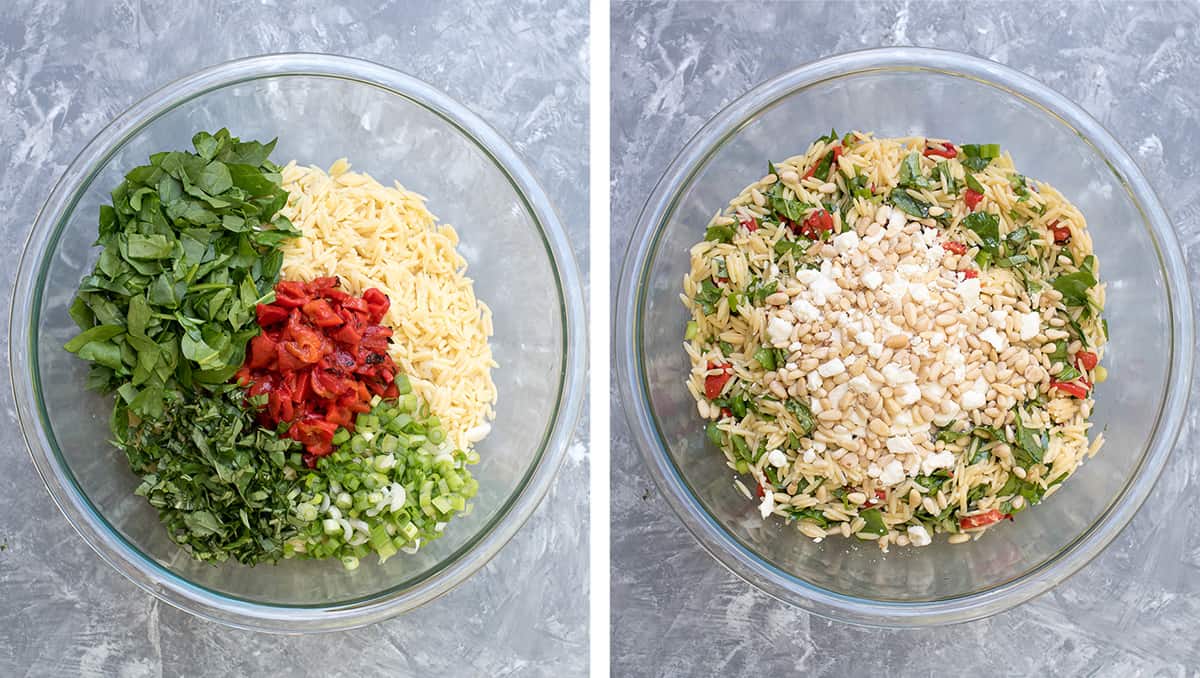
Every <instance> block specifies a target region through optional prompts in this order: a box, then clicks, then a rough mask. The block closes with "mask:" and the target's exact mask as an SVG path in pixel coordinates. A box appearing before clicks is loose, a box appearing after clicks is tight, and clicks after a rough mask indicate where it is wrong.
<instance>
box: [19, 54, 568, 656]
mask: <svg viewBox="0 0 1200 678" xmlns="http://www.w3.org/2000/svg"><path fill="white" fill-rule="evenodd" d="M280 76H313V77H328V78H335V79H342V80H347V81H354V82H360V83H362V84H365V85H370V86H373V87H377V88H379V89H382V90H384V91H387V92H389V93H391V94H395V95H398V96H401V97H403V98H405V99H407V100H409V101H411V102H413V103H416V104H418V105H420V106H422V107H424V108H425V109H427V110H429V111H430V112H432V113H434V114H435V115H437V116H438V117H440V118H442V119H443V120H445V121H446V122H447V123H449V124H450V125H452V126H453V127H455V128H456V129H457V130H458V131H459V132H460V133H461V134H463V135H464V136H465V137H467V138H468V139H470V140H471V141H472V142H473V143H474V144H475V145H476V146H477V147H478V148H479V149H480V150H481V151H482V152H483V153H485V154H486V155H487V156H489V157H490V158H491V159H492V160H493V162H495V164H496V165H497V166H498V167H499V168H500V169H501V170H502V171H503V172H504V173H505V174H506V175H507V178H508V180H509V182H510V183H511V184H512V185H513V187H514V189H515V190H516V191H517V193H518V195H519V196H520V198H521V199H522V200H523V201H524V203H525V206H526V209H527V210H528V211H529V213H530V214H531V215H532V216H533V218H534V221H535V222H536V224H537V226H538V228H539V230H540V235H541V239H542V241H543V244H544V246H545V248H546V251H547V254H548V255H549V258H550V264H551V267H552V268H553V270H554V273H555V275H556V277H557V283H558V289H557V291H558V294H559V299H560V300H561V306H562V307H561V308H560V313H561V322H562V325H563V338H562V351H563V358H562V361H561V364H560V374H559V393H558V401H557V403H555V407H556V410H557V413H556V416H555V418H554V420H553V422H552V423H551V426H550V428H549V430H548V432H547V434H546V436H545V437H544V438H543V441H542V445H541V448H540V449H539V450H538V453H537V455H536V457H535V461H534V463H533V465H532V466H531V467H530V469H529V470H528V471H527V472H526V475H525V478H524V480H523V483H522V485H521V486H520V487H518V488H517V489H516V491H515V492H514V493H513V494H512V495H511V496H510V497H509V498H508V500H507V502H506V505H505V506H504V507H502V508H501V510H500V511H499V512H498V513H497V515H496V517H494V518H493V519H492V521H491V522H490V523H489V524H488V525H487V526H486V527H485V529H484V530H483V531H482V532H481V533H479V534H478V535H476V536H475V538H474V539H473V540H471V541H469V542H468V543H467V544H466V545H464V546H463V547H462V548H460V549H459V551H458V552H457V553H455V554H454V555H452V556H451V557H450V558H448V559H447V561H448V562H446V563H444V564H443V565H442V566H441V567H440V569H438V570H435V571H433V572H432V573H431V574H428V575H426V576H425V577H423V578H422V579H421V580H420V581H419V582H418V583H417V584H416V585H414V586H411V587H409V588H406V589H403V590H393V589H389V590H386V591H383V592H381V593H379V594H376V595H374V596H371V597H368V598H364V599H360V600H356V601H351V602H348V603H341V604H334V605H316V606H285V605H269V604H263V603H255V602H251V601H246V600H241V599H237V598H233V597H229V596H225V595H222V594H220V593H217V592H213V591H211V590H209V589H206V588H203V587H200V586H198V585H195V584H193V583H191V582H189V581H187V580H186V579H183V578H181V577H179V576H177V575H175V574H174V573H173V572H171V571H170V570H169V569H167V568H165V567H163V566H161V565H159V564H158V563H156V562H154V561H153V560H152V559H150V558H148V557H147V556H146V555H145V554H143V553H141V552H140V551H138V550H137V549H134V548H132V547H131V546H129V545H128V544H127V542H126V541H125V540H124V538H123V537H120V536H119V535H116V534H114V533H113V532H112V530H111V528H109V527H108V526H107V522H106V521H105V520H104V519H103V518H102V517H100V516H99V515H98V514H97V513H96V512H95V510H94V509H93V508H92V507H91V505H90V502H88V501H87V500H86V498H84V497H83V496H82V494H81V492H80V491H79V489H78V487H77V486H76V485H75V483H74V482H73V481H71V480H70V473H69V472H68V471H66V469H64V468H63V465H62V464H61V462H60V460H59V457H58V454H57V453H56V452H53V451H52V445H51V443H50V442H49V440H48V438H47V435H46V432H45V430H44V427H43V424H42V421H41V419H40V416H39V409H40V404H39V401H38V399H37V394H36V392H35V386H34V383H35V376H34V372H35V371H36V369H37V366H36V364H35V363H34V361H33V360H32V356H33V355H35V351H34V349H33V342H34V341H35V340H36V332H35V331H34V328H33V327H32V326H31V321H32V320H33V318H34V317H35V311H34V308H33V304H34V301H35V299H36V298H38V297H40V293H39V291H38V289H37V288H38V286H39V285H40V284H41V280H40V278H41V273H42V271H43V269H44V260H45V259H46V257H47V256H48V255H49V254H50V252H48V250H47V246H48V245H49V244H52V242H53V241H56V240H57V238H58V237H60V236H61V233H60V231H61V222H62V221H63V220H64V219H65V218H66V217H67V216H68V215H69V214H70V212H71V210H72V209H73V208H74V203H75V201H76V199H77V198H78V192H79V190H80V188H81V187H83V186H85V185H86V184H87V183H88V182H89V181H90V180H91V178H92V175H93V173H94V172H95V171H96V169H97V168H98V167H99V166H101V165H102V164H103V163H104V162H106V161H107V159H108V157H109V155H110V154H111V153H112V152H113V150H114V149H116V148H118V147H119V146H121V145H122V144H123V143H124V142H125V141H127V140H128V139H129V138H131V137H132V136H134V135H136V134H137V133H138V132H139V131H140V130H141V129H142V128H143V127H144V126H145V125H147V124H149V123H150V122H152V121H153V120H155V119H157V118H158V117H159V116H161V115H163V114H165V113H166V112H168V111H170V110H172V109H173V108H175V107H176V106H178V105H181V104H183V103H185V102H187V101H190V100H192V99H194V98H196V97H198V96H201V95H203V94H205V93H208V92H211V91H213V90H217V89H221V88H223V87H227V86H229V85H233V84H237V83H242V82H248V81H252V80H258V79H263V78H272V77H280ZM583 303H584V302H583V293H582V282H581V277H580V272H579V268H578V266H577V264H576V262H575V258H574V255H573V253H572V250H571V246H570V240H569V239H568V237H567V234H566V231H565V229H564V227H563V225H562V222H561V221H560V220H559V218H558V215H557V214H556V212H555V210H554V208H553V206H552V205H551V203H550V200H549V198H548V197H547V196H546V193H545V191H544V190H543V189H542V187H541V186H540V185H539V183H538V182H537V180H536V179H535V178H534V176H533V173H532V172H531V171H530V169H529V167H528V166H527V165H526V163H525V161H524V160H523V159H522V158H521V156H520V155H519V154H518V153H517V151H516V150H515V149H514V148H513V146H512V145H511V144H509V143H508V142H507V141H506V140H505V139H504V138H503V137H502V136H501V135H500V134H499V133H498V132H497V131H496V130H494V129H493V128H492V127H491V126H490V125H488V124H487V123H485V122H484V121H483V120H482V119H481V118H480V117H478V116H477V115H475V114H474V113H473V112H471V111H470V110H469V109H467V108H466V107H465V106H464V105H462V104H460V103H458V102H457V101H455V100H454V99H452V98H451V97H450V96H449V95H447V94H445V93H443V92H441V91H440V90H438V89H436V88H435V87H433V86H432V85H429V84H428V83H426V82H424V81H422V80H419V79H417V78H415V77H413V76H410V75H407V74H405V73H402V72H400V71H397V70H395V69H392V68H390V67H387V66H383V65H380V64H376V63H373V62H370V61H365V60H362V59H356V58H350V57H343V56H334V55H328V54H314V53H284V54H270V55H263V56H254V57H247V58H242V59H236V60H233V61H228V62H225V63H221V64H218V65H215V66H211V67H208V68H205V69H203V70H200V71H197V72H195V73H193V74H190V75H187V76H184V77H182V78H180V79H178V80H175V81H174V82H171V83H170V84H167V85H165V86H163V87H161V88H160V89H157V90H156V91H154V92H152V93H151V94H149V95H147V96H146V97H144V98H143V99H141V100H140V101H138V102H137V103H135V104H134V105H133V106H131V107H130V108H129V109H128V110H126V111H125V112H124V113H122V114H121V115H120V116H118V117H117V118H116V119H115V120H113V121H112V122H111V123H109V124H108V125H107V126H106V127H105V128H104V129H102V130H101V131H100V133H99V134H97V135H96V136H95V137H94V138H93V139H92V140H91V141H90V142H88V144H87V145H86V146H85V147H84V149H83V150H82V151H80V153H79V154H78V155H77V156H76V157H75V159H74V160H73V161H72V162H71V164H70V165H69V166H68V168H67V170H66V171H65V172H64V173H63V175H62V177H61V178H60V179H59V180H58V182H57V183H56V184H55V186H54V188H53V189H52V190H51V192H50V196H49V197H48V198H47V200H46V202H45V204H44V205H43V207H42V208H41V210H40V211H39V212H38V214H37V216H36V218H35V221H34V226H33V229H32V230H31V232H30V235H29V236H28V238H27V239H26V242H25V247H24V250H23V254H22V257H21V262H20V266H19V269H18V274H17V279H16V284H15V285H14V290H13V299H12V305H11V308H10V317H9V323H10V325H9V361H10V366H11V369H10V378H11V380H12V382H11V385H12V393H13V400H14V403H15V405H16V410H17V416H18V422H19V424H20V427H21V430H22V433H23V436H24V439H25V442H26V446H27V448H28V450H29V453H30V456H31V458H32V459H33V462H34V465H35V466H36V468H37V471H38V474H39V475H40V476H41V478H42V481H43V482H44V483H45V485H46V489H47V491H48V492H49V494H50V497H51V499H53V501H54V503H55V504H56V505H57V506H58V508H59V510H60V511H62V513H63V515H64V516H65V517H66V518H67V520H68V522H70V524H71V526H72V527H73V528H74V529H75V531H76V532H78V533H79V535H80V536H81V537H83V539H84V541H85V542H87V544H88V545H89V546H90V547H91V548H92V549H93V550H94V551H96V553H97V554H98V555H99V556H100V557H101V558H102V559H103V560H104V561H105V562H107V563H108V564H109V565H111V566H112V567H113V568H115V569H116V570H117V571H118V572H120V573H121V574H122V575H124V576H125V577H126V578H128V579H129V580H130V581H132V582H133V583H134V584H136V585H137V586H138V587H140V588H142V589H143V590H145V591H147V592H149V593H151V594H152V595H154V596H155V597H157V598H159V599H160V600H162V601H164V602H166V603H168V604H170V605H173V606H175V607H177V608H179V609H182V610H185V611H187V612H190V613H192V614H195V615H197V616H199V617H202V618H204V619H208V620H211V621H216V622H219V623H222V624H225V625H228V626H234V627H238V628H244V629H251V630H259V631H269V632H279V633H306V632H321V631H335V630H342V629H347V628H355V627H360V626H365V625H368V624H372V623H375V622H378V621H382V620H384V619H387V618H390V617H393V616H395V615H397V614H401V613H403V612H405V611H407V610H410V609H413V608H415V607H417V606H420V605H423V604H425V603H427V602H429V601H431V600H433V599H435V598H437V597H439V596H441V595H443V594H445V593H446V592H448V591H449V590H451V589H452V588H454V587H455V586H457V585H458V584H459V583H461V582H462V581H464V580H465V579H466V578H467V577H469V576H470V575H471V574H473V573H474V572H475V571H477V570H478V569H479V568H481V567H483V565H485V564H486V563H487V562H488V561H489V560H491V558H492V557H493V556H495V555H496V553H498V552H499V551H500V549H501V548H502V547H503V546H504V545H505V544H506V543H507V542H508V541H509V540H510V539H511V538H512V537H513V535H515V534H516V533H517V531H518V530H519V529H520V528H521V526H522V525H524V523H525V522H526V521H527V520H528V519H529V517H530V515H532V513H533V511H534V510H535V509H536V508H537V506H538V504H539V503H540V502H541V500H542V498H543V497H544V496H545V494H546V492H547V491H548V490H549V489H550V485H551V482H552V480H553V479H554V476H555V474H556V473H557V472H558V469H559V467H560V466H561V464H562V461H563V459H564V458H565V455H566V448H567V445H568V443H569V442H570V438H571V435H572V433H573V431H574V429H575V425H576V423H577V421H578V419H579V415H580V411H581V408H582V402H583V394H584V389H585V382H584V379H585V367H586V365H585V356H586V353H587V351H586V341H587V339H586V326H585V323H586V321H585V319H584V312H583V308H584V305H583Z"/></svg>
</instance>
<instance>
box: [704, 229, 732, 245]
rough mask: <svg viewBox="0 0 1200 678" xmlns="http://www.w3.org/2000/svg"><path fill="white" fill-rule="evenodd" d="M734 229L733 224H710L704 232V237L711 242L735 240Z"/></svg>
mask: <svg viewBox="0 0 1200 678" xmlns="http://www.w3.org/2000/svg"><path fill="white" fill-rule="evenodd" d="M733 235H734V230H733V227H732V226H709V227H708V230H706V231H705V232H704V239H705V240H708V241H711V242H723V243H729V242H733Z"/></svg>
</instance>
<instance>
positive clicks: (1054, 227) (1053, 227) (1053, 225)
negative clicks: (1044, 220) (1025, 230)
mask: <svg viewBox="0 0 1200 678" xmlns="http://www.w3.org/2000/svg"><path fill="white" fill-rule="evenodd" d="M1047 228H1049V229H1050V233H1051V235H1053V236H1054V244H1055V245H1069V244H1070V243H1071V229H1069V228H1067V227H1066V226H1059V225H1058V219H1055V220H1054V221H1051V222H1050V223H1049V224H1047Z"/></svg>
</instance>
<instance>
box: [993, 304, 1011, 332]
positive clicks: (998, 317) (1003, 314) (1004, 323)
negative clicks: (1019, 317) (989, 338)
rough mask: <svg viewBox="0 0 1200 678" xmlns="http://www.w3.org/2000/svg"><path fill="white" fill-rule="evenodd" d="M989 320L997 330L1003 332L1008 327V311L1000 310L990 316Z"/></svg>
mask: <svg viewBox="0 0 1200 678" xmlns="http://www.w3.org/2000/svg"><path fill="white" fill-rule="evenodd" d="M988 319H989V320H991V321H992V325H994V326H995V327H996V328H997V329H1001V330H1003V329H1004V328H1006V327H1008V311H1006V310H1004V309H1002V308H998V309H996V310H994V311H992V312H991V313H989V314H988Z"/></svg>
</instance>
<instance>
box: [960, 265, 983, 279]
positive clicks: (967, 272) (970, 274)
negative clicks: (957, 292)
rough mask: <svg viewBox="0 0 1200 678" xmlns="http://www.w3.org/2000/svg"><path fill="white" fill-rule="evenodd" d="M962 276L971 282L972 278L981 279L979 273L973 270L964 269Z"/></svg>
mask: <svg viewBox="0 0 1200 678" xmlns="http://www.w3.org/2000/svg"><path fill="white" fill-rule="evenodd" d="M962 274H963V279H965V280H970V279H971V278H978V277H979V271H976V270H975V269H973V268H964V269H963V270H962Z"/></svg>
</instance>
